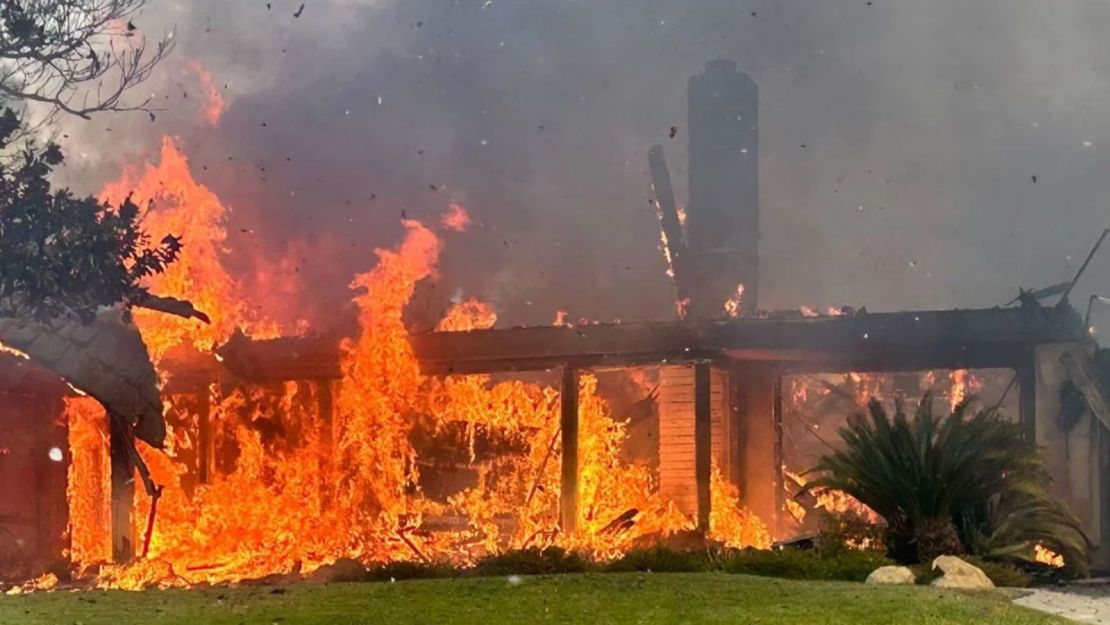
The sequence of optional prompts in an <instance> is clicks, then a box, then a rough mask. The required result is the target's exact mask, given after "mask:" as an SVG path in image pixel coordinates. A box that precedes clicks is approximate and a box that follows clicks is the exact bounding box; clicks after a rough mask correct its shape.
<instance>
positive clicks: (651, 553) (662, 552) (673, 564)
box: [603, 546, 715, 573]
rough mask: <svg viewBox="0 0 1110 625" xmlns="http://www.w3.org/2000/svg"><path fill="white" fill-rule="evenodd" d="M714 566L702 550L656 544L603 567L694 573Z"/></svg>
mask: <svg viewBox="0 0 1110 625" xmlns="http://www.w3.org/2000/svg"><path fill="white" fill-rule="evenodd" d="M714 568H715V566H714V564H713V563H712V562H711V561H710V560H709V558H708V556H706V554H705V553H702V552H693V551H678V550H676V549H667V548H666V547H662V546H656V547H651V548H648V549H633V550H632V551H629V552H628V553H626V554H624V555H623V556H622V557H620V558H618V559H616V560H613V561H611V562H608V563H607V564H605V566H604V567H603V570H605V571H607V572H632V571H641V572H651V573H696V572H701V571H710V570H713V569H714Z"/></svg>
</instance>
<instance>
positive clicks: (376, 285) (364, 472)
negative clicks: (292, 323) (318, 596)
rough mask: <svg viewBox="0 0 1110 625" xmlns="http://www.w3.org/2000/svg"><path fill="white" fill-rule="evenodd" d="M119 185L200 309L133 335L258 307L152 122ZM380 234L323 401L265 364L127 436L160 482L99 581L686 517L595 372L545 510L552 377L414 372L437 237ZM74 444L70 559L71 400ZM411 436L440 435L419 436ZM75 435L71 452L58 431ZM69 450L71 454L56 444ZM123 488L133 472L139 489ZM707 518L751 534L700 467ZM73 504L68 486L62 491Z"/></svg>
mask: <svg viewBox="0 0 1110 625" xmlns="http://www.w3.org/2000/svg"><path fill="white" fill-rule="evenodd" d="M132 190H134V193H135V195H136V196H137V197H138V198H139V201H140V202H143V203H146V202H151V208H150V209H149V210H148V212H147V213H146V215H145V218H144V219H145V221H144V224H145V226H146V228H147V229H148V231H149V232H151V234H153V235H154V236H160V235H161V234H162V233H164V232H174V233H176V234H180V235H181V236H182V237H183V238H184V242H185V255H184V257H183V258H182V261H181V262H180V263H178V264H176V265H175V266H173V267H172V268H171V271H170V272H167V274H165V275H163V276H159V277H158V278H157V279H156V280H155V281H153V282H152V284H151V288H152V291H154V292H156V293H159V294H164V295H172V296H176V297H182V298H187V299H190V300H191V301H193V302H194V303H195V304H196V305H197V307H198V308H201V309H203V310H205V311H206V312H207V313H208V314H209V315H210V316H211V317H212V319H213V323H212V325H211V326H210V327H207V326H198V325H196V324H195V323H193V322H182V321H181V320H177V319H172V318H166V317H164V316H155V315H142V316H138V317H137V321H138V323H139V326H140V330H141V331H142V333H143V336H144V339H145V340H146V341H148V344H149V345H150V346H151V350H152V353H154V354H155V355H156V356H161V355H163V354H165V353H166V352H167V351H169V350H170V349H172V348H173V347H175V346H177V345H189V346H192V347H194V348H195V349H198V350H201V351H206V350H208V349H210V348H211V347H212V346H213V345H214V344H218V343H220V342H221V341H222V340H224V339H226V338H227V336H229V334H230V333H231V332H232V331H233V330H234V329H235V328H236V327H243V326H247V327H249V328H254V329H256V330H258V331H261V332H266V331H272V329H273V328H272V324H267V323H266V322H265V320H264V319H259V318H256V317H254V316H252V315H251V314H250V311H248V310H247V309H246V307H245V306H244V305H243V304H242V301H241V294H240V292H239V291H238V290H237V284H236V282H235V280H234V279H233V278H232V277H231V276H230V275H229V274H228V272H227V271H226V270H225V269H224V267H223V265H222V262H223V259H224V255H225V250H224V249H223V241H224V233H225V230H224V222H225V219H226V212H225V211H224V208H223V206H222V205H221V203H220V202H219V199H218V198H217V197H216V196H215V195H214V194H212V192H211V191H209V190H208V189H207V188H205V187H204V186H203V185H200V184H198V183H197V182H196V181H195V180H193V178H192V176H191V175H190V173H189V171H188V164H187V161H186V159H185V158H184V156H183V155H182V154H181V152H180V151H179V150H178V148H177V147H176V145H175V143H174V142H173V141H172V140H169V139H167V140H166V141H164V143H163V146H162V155H161V161H160V162H159V164H158V165H157V166H148V167H147V168H146V169H145V170H144V171H143V172H142V174H139V173H137V172H135V171H128V172H125V175H124V177H123V179H122V180H121V181H119V182H117V183H114V184H113V185H109V186H108V187H107V188H106V189H105V192H104V196H105V197H106V198H109V199H115V200H118V199H120V198H122V197H123V196H124V195H125V194H126V193H128V192H131V191H132ZM465 216H466V213H465V211H464V210H463V209H462V207H461V206H458V205H452V206H451V207H449V209H448V212H447V213H446V215H445V216H444V218H442V219H441V220H440V222H439V226H440V227H442V228H443V229H444V230H446V231H450V232H455V231H458V230H459V229H461V228H462V227H464V225H465V223H466V222H468V221H469V219H468V218H464V217H465ZM404 226H405V236H404V239H403V240H402V241H401V243H400V244H399V245H398V247H397V248H396V249H391V250H386V249H379V250H377V251H376V254H377V259H378V262H377V265H376V266H375V267H374V268H373V269H372V270H370V271H369V272H367V273H364V274H361V275H358V276H356V277H355V279H354V280H353V282H352V283H351V286H352V288H353V289H354V290H355V291H356V292H357V294H356V295H355V298H354V302H355V304H356V306H357V307H358V310H359V328H360V331H359V333H358V335H357V336H355V337H353V338H351V339H348V340H347V341H345V342H344V343H343V345H342V362H341V371H342V380H341V382H340V383H339V384H338V389H339V390H338V395H337V396H335V402H334V414H328V413H326V412H322V411H321V410H322V408H321V407H322V406H325V405H328V403H327V401H325V398H326V397H329V396H331V393H332V392H333V391H334V388H333V387H332V386H331V385H330V383H327V382H285V383H283V384H276V385H260V386H242V387H239V388H235V389H234V390H229V388H230V387H225V386H224V385H219V384H214V385H213V386H212V387H211V388H210V389H206V390H203V389H202V391H201V392H200V394H199V395H198V394H196V393H193V394H186V395H181V394H171V395H170V396H169V404H170V414H171V415H172V416H173V417H174V418H173V419H171V422H173V423H177V424H178V425H177V426H176V427H171V431H170V436H169V444H168V445H167V451H166V452H165V453H163V452H158V451H155V450H151V449H146V448H143V449H141V450H140V451H141V454H142V456H143V458H144V460H145V461H146V463H147V464H148V465H149V468H150V471H151V474H152V476H153V478H154V480H155V482H157V483H158V484H160V485H163V486H164V487H165V488H164V491H163V493H162V496H161V498H160V500H159V502H158V507H157V516H156V522H155V525H154V530H153V533H152V535H151V536H150V548H149V553H148V554H147V555H146V558H145V559H143V560H140V561H139V562H136V563H134V564H132V565H129V566H104V567H101V568H100V573H99V583H100V584H101V585H103V586H106V587H120V588H137V587H143V586H146V585H150V584H159V585H167V586H168V585H182V584H193V583H200V582H220V581H234V580H240V579H245V578H254V577H261V576H265V575H269V574H274V573H290V572H298V571H299V572H307V571H311V570H313V569H315V568H317V567H319V566H322V565H325V564H328V563H330V562H334V561H335V560H337V559H339V558H356V559H359V560H361V561H364V562H368V563H369V562H381V561H392V560H400V559H409V560H432V559H436V560H447V561H452V562H458V563H466V562H472V561H474V560H475V559H476V558H478V557H481V556H482V555H485V554H488V553H492V552H496V551H500V550H504V549H509V548H517V547H525V546H546V545H552V544H556V545H561V546H564V547H567V548H572V549H577V550H582V551H584V552H587V553H588V554H590V555H592V556H594V557H598V558H605V557H610V556H614V555H617V554H619V553H621V552H623V551H625V550H627V549H628V548H629V547H630V546H631V545H633V544H635V542H636V541H637V540H638V539H640V538H642V537H648V536H665V535H667V534H669V533H673V532H675V531H678V530H685V529H692V528H693V522H692V520H691V519H690V518H688V517H687V516H686V515H684V514H682V513H680V512H679V511H677V510H676V508H675V506H674V505H673V504H672V503H671V502H669V501H666V500H665V499H663V498H662V497H661V496H660V495H659V493H658V488H657V480H656V477H655V475H654V474H653V472H652V470H651V469H649V468H648V467H646V466H640V465H635V464H631V463H629V462H627V461H625V460H622V454H621V453H620V451H621V446H622V445H623V443H624V441H625V439H626V438H627V436H628V424H627V423H626V422H625V421H623V420H621V419H619V418H617V417H616V416H614V415H613V414H612V413H611V412H610V409H609V406H608V404H607V402H606V401H605V400H604V399H602V397H601V396H600V395H599V393H598V389H597V380H596V379H595V378H594V377H593V376H590V375H583V376H582V377H581V380H580V398H579V401H580V431H579V482H578V495H579V519H578V523H577V530H576V531H575V532H574V533H571V534H568V533H565V532H562V531H561V530H560V527H559V519H558V510H559V490H560V466H559V460H558V459H559V457H560V448H561V446H562V440H561V432H560V430H559V417H558V411H559V398H558V393H557V391H556V390H554V389H553V388H552V387H550V386H541V385H538V384H530V383H524V382H521V381H503V382H496V383H495V382H493V380H492V379H491V378H490V377H489V376H455V377H449V378H446V379H439V378H430V377H425V376H423V375H421V373H420V370H419V367H418V363H417V360H416V358H415V356H414V355H413V352H412V348H411V346H410V344H409V340H408V334H407V331H406V328H405V325H404V322H403V318H402V312H403V311H404V308H405V306H406V304H407V303H408V301H409V299H410V298H411V297H412V295H413V293H414V290H415V287H416V285H417V283H418V282H419V281H421V280H424V279H426V278H428V277H431V276H433V275H434V274H435V271H436V263H437V261H438V259H439V256H440V253H441V251H442V249H443V241H442V240H441V239H440V237H439V236H438V235H437V233H436V232H434V231H433V230H432V229H431V228H429V227H428V226H426V225H424V224H422V223H419V222H417V221H413V220H406V221H405V222H404ZM495 321H496V313H495V311H494V310H493V308H492V307H490V306H489V305H488V304H485V303H482V302H479V301H477V300H467V301H464V302H461V303H459V304H458V305H456V306H455V308H454V309H452V310H451V311H450V312H449V313H448V314H447V315H446V316H445V317H444V319H443V320H442V322H441V323H440V326H439V327H440V329H441V330H447V331H465V330H470V329H477V328H487V327H491V326H492V325H493V323H494V322H495ZM205 405H207V406H209V407H210V410H209V411H208V412H209V413H210V417H209V419H210V423H211V430H212V431H213V438H214V439H215V442H214V444H213V446H214V448H215V452H214V455H215V458H214V461H213V463H214V464H215V467H213V469H214V471H213V475H212V477H211V478H210V480H209V482H208V483H203V484H202V483H199V480H198V479H197V476H196V471H195V467H196V462H197V460H196V456H197V449H196V442H195V441H194V440H193V435H192V431H193V430H195V429H196V428H197V426H198V424H199V420H200V419H201V418H204V417H203V414H204V413H205V411H204V410H203V406H205ZM68 414H69V419H70V423H71V433H72V435H73V436H74V438H73V440H72V441H71V446H72V447H73V448H74V451H75V454H74V455H75V462H74V464H73V467H72V470H71V475H70V500H71V506H72V513H71V514H72V516H73V528H72V530H71V534H72V538H73V542H74V549H73V552H72V554H71V555H72V557H73V559H74V561H75V562H77V563H80V564H93V563H95V562H97V561H101V560H103V559H104V558H105V557H106V551H107V546H106V545H105V543H104V540H105V539H104V528H105V527H106V525H105V521H104V515H105V514H106V513H105V508H104V507H103V502H104V498H105V497H106V493H107V473H106V472H107V469H106V465H105V464H104V456H103V454H104V453H105V450H104V446H105V443H104V441H105V440H106V434H105V432H104V430H105V428H106V423H107V420H106V419H105V418H103V413H102V412H100V413H99V416H98V413H96V411H95V410H89V409H88V407H87V405H86V404H84V403H81V404H73V405H71V406H70V407H69V411H68ZM429 446H431V447H432V448H434V449H439V450H440V453H432V454H430V455H422V453H421V450H426V449H427V448H428V447H429ZM78 449H80V450H81V451H80V454H79V455H78V453H77V450H78ZM78 456H79V458H80V461H76V458H77V457H78ZM442 470H449V471H454V472H455V473H456V474H464V475H469V476H471V479H470V481H469V482H468V483H467V484H465V485H463V486H462V487H460V488H456V489H455V490H454V492H452V493H447V494H443V493H440V494H439V495H438V496H437V495H434V494H432V493H428V492H425V487H426V485H427V484H429V483H430V482H428V481H427V480H425V479H423V478H424V477H425V476H424V475H423V474H425V473H428V474H433V473H434V472H435V471H442ZM139 490H140V491H141V489H139ZM712 496H713V502H714V503H713V507H712V517H711V536H712V537H714V538H716V539H718V540H721V541H722V542H725V543H726V544H729V545H733V546H748V545H757V546H768V545H769V544H770V536H769V534H768V532H767V529H766V527H765V526H764V525H763V524H762V523H761V522H760V521H759V519H757V518H755V517H754V516H753V515H751V513H750V512H747V511H746V510H744V509H742V508H740V507H739V505H738V503H737V501H738V493H737V492H736V490H735V488H734V487H732V486H731V485H729V484H728V483H727V482H726V481H725V480H724V479H723V478H722V477H721V475H720V474H719V472H714V474H713V481H712ZM74 504H78V505H74ZM150 507H151V502H150V501H149V500H148V498H147V497H146V495H145V494H144V493H142V492H139V493H138V494H137V495H136V500H135V506H134V513H133V518H134V519H135V523H136V528H135V534H136V536H142V535H143V533H144V531H145V529H146V527H145V526H146V519H147V517H148V512H149V510H150Z"/></svg>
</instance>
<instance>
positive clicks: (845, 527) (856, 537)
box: [817, 511, 886, 555]
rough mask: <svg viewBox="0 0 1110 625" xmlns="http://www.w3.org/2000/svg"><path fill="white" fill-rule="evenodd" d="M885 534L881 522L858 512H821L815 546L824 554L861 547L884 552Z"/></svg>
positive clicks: (884, 528)
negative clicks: (873, 520) (876, 521)
mask: <svg viewBox="0 0 1110 625" xmlns="http://www.w3.org/2000/svg"><path fill="white" fill-rule="evenodd" d="M885 534H886V527H885V526H884V525H883V524H881V523H879V524H876V523H872V522H871V519H869V518H867V517H866V516H864V515H862V514H860V513H858V512H855V511H847V512H839V513H835V514H831V513H829V512H823V514H822V517H821V532H820V533H819V534H818V537H817V548H818V549H819V550H820V551H821V553H822V554H826V555H831V554H833V553H836V552H839V551H845V550H858V549H861V548H866V549H869V550H871V551H878V552H885V551H886V543H885V542H884V537H885Z"/></svg>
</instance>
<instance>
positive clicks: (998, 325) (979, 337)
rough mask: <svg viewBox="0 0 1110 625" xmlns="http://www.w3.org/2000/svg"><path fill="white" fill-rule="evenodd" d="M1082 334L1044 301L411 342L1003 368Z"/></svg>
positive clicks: (499, 360) (434, 366) (676, 358)
mask: <svg viewBox="0 0 1110 625" xmlns="http://www.w3.org/2000/svg"><path fill="white" fill-rule="evenodd" d="M1088 340H1089V336H1088V335H1087V333H1086V332H1085V330H1084V328H1083V327H1082V322H1081V320H1080V319H1079V316H1078V314H1076V312H1075V311H1074V310H1072V309H1070V308H1046V307H1032V308H1031V307H1022V308H990V309H972V310H941V311H917V312H898V313H857V314H855V315H843V316H827V317H798V318H765V319H750V318H748V319H730V320H719V321H680V322H668V323H642V324H599V325H590V326H579V327H575V328H563V327H530V328H510V329H503V330H477V331H472V332H457V333H437V332H433V333H428V334H421V335H416V336H413V337H412V338H411V342H412V345H413V348H414V350H415V352H416V355H417V358H418V359H419V360H420V362H421V367H422V370H423V372H424V373H426V374H451V373H455V374H469V373H488V372H495V371H524V370H544V369H551V368H556V367H561V366H572V367H579V368H589V367H603V366H635V365H648V364H659V363H664V362H672V363H677V362H691V361H696V360H706V359H708V360H722V359H723V360H746V361H756V362H774V363H779V364H781V365H783V366H787V367H795V368H803V369H805V368H809V369H817V370H821V369H826V370H828V369H847V370H860V371H897V370H920V369H928V368H969V367H1006V366H1010V365H1012V364H1013V363H1014V361H1015V360H1017V359H1019V358H1020V357H1022V356H1023V355H1024V354H1025V353H1026V352H1027V351H1028V350H1030V349H1031V348H1032V347H1034V346H1036V345H1039V344H1045V343H1075V342H1083V341H1088Z"/></svg>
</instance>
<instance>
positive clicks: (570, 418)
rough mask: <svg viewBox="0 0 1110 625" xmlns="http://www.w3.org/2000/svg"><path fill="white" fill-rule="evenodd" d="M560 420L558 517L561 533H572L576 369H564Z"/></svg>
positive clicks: (574, 521) (575, 480)
mask: <svg viewBox="0 0 1110 625" xmlns="http://www.w3.org/2000/svg"><path fill="white" fill-rule="evenodd" d="M561 393H562V394H561V395H560V407H559V411H560V422H559V427H560V428H561V430H562V433H563V467H562V490H561V491H560V496H559V520H560V524H561V525H562V528H563V532H564V533H567V534H570V533H573V532H574V530H575V528H576V526H577V524H578V372H577V371H575V370H574V369H572V368H570V367H565V368H564V369H563V382H562V389H561Z"/></svg>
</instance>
